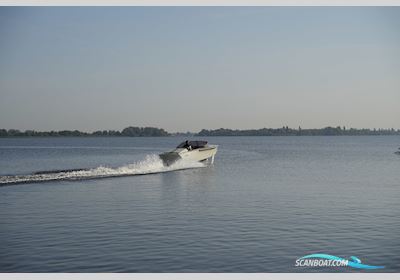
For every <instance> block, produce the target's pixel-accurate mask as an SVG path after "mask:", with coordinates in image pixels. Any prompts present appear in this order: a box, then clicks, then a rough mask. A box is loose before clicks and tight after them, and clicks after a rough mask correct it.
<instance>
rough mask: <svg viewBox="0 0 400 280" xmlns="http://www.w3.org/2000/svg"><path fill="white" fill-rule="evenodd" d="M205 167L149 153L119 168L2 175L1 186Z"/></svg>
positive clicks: (102, 167)
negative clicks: (166, 161) (165, 162)
mask: <svg viewBox="0 0 400 280" xmlns="http://www.w3.org/2000/svg"><path fill="white" fill-rule="evenodd" d="M199 167H205V165H204V164H203V163H201V162H191V161H183V160H179V161H177V162H176V163H174V164H172V165H170V166H164V165H163V163H162V160H161V159H160V158H159V157H158V155H147V156H146V158H145V159H144V160H142V161H139V162H136V163H132V164H128V165H124V166H121V167H117V168H111V167H106V166H99V167H96V168H93V169H81V170H65V171H62V170H61V171H49V172H46V171H44V172H40V173H34V174H28V175H5V176H0V186H1V185H8V184H23V183H34V182H46V181H57V180H83V179H96V178H107V177H119V176H132V175H144V174H153V173H161V172H168V171H174V170H182V169H189V168H199Z"/></svg>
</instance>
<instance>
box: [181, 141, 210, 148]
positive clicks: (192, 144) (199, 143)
mask: <svg viewBox="0 0 400 280" xmlns="http://www.w3.org/2000/svg"><path fill="white" fill-rule="evenodd" d="M205 145H207V141H185V142H182V143H180V144H179V145H178V147H177V148H188V147H189V146H190V147H192V149H198V148H203V147H204V146H205Z"/></svg>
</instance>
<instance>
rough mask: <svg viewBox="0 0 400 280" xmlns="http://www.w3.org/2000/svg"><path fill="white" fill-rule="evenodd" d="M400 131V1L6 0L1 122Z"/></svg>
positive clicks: (0, 19)
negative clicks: (166, 3)
mask: <svg viewBox="0 0 400 280" xmlns="http://www.w3.org/2000/svg"><path fill="white" fill-rule="evenodd" d="M128 125H135V126H157V127H163V128H165V129H167V130H168V131H171V132H173V131H187V130H190V131H198V130H200V129H201V128H208V129H214V128H219V127H225V128H240V129H244V128H261V127H281V126H283V125H288V126H289V127H298V126H299V125H300V126H302V127H304V128H306V127H308V128H311V127H324V126H328V125H333V126H336V125H345V126H347V127H358V128H361V127H367V128H374V127H394V128H400V8H393V7H387V8H376V7H341V8H337V7H313V8H310V7H247V8H246V7H245V8H243V7H236V8H235V7H175V8H174V7H153V8H150V7H122V8H121V7H119V8H117V7H114V8H107V7H103V8H96V7H88V8H82V7H81V8H65V7H59V8H46V7H33V8H4V7H2V8H0V128H17V129H21V130H25V129H36V130H60V129H79V130H85V131H93V130H97V129H118V130H119V129H122V128H124V127H126V126H128Z"/></svg>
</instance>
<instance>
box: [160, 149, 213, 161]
mask: <svg viewBox="0 0 400 280" xmlns="http://www.w3.org/2000/svg"><path fill="white" fill-rule="evenodd" d="M216 153H217V146H215V145H213V146H207V147H204V148H199V149H194V150H190V151H189V150H187V149H176V150H174V151H171V152H166V153H162V154H160V155H159V156H160V158H161V159H162V161H163V163H164V165H166V166H170V165H172V164H174V163H175V162H177V161H178V160H184V161H192V162H200V161H205V160H208V159H211V163H213V162H214V156H215V154H216Z"/></svg>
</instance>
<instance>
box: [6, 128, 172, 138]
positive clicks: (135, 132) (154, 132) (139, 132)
mask: <svg viewBox="0 0 400 280" xmlns="http://www.w3.org/2000/svg"><path fill="white" fill-rule="evenodd" d="M169 135H170V134H169V133H168V132H166V131H165V130H164V129H162V128H156V127H134V126H130V127H127V128H124V129H123V130H122V131H117V130H102V131H100V130H98V131H94V132H92V133H89V132H82V131H79V130H61V131H35V130H25V131H20V130H18V129H9V130H6V129H0V137H37V136H38V137H61V136H69V137H83V136H127V137H156V136H169Z"/></svg>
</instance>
